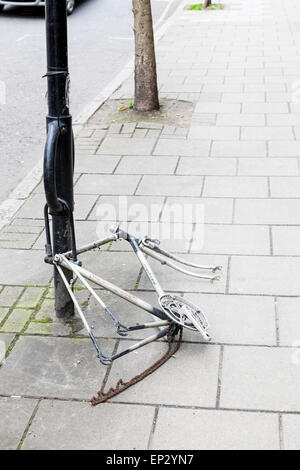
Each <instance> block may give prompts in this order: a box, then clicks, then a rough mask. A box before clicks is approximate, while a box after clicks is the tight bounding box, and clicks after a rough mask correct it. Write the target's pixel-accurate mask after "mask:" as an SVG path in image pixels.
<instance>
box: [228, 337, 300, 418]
mask: <svg viewBox="0 0 300 470" xmlns="http://www.w3.org/2000/svg"><path fill="white" fill-rule="evenodd" d="M297 355H298V356H299V354H298V353H297V349H294V348H264V347H251V348H249V347H239V346H226V347H225V350H224V360H223V368H222V387H221V400H220V406H221V407H222V408H235V409H245V410H274V411H294V412H296V411H297V412H298V411H299V410H300V401H299V389H300V385H299V383H300V382H299V379H300V367H299V362H298V361H295V359H297ZM297 362H298V363H297Z"/></svg>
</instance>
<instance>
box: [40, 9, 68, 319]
mask: <svg viewBox="0 0 300 470" xmlns="http://www.w3.org/2000/svg"><path fill="white" fill-rule="evenodd" d="M46 40H47V74H46V76H47V81H48V116H47V142H46V146H45V157H44V186H45V195H46V200H47V206H48V207H47V208H46V210H47V212H48V210H49V212H50V214H51V215H52V233H53V253H54V254H58V253H64V252H66V251H69V250H70V249H71V218H72V211H73V208H74V202H73V168H74V141H73V131H72V116H71V115H70V111H69V71H68V40H67V11H66V1H65V0H46ZM46 249H47V250H48V253H47V254H48V259H50V255H51V253H50V252H49V250H50V248H49V244H48V241H47V246H46ZM64 273H65V276H66V277H67V279H68V280H69V281H70V278H71V273H70V271H68V270H64ZM54 287H55V309H56V314H57V317H59V318H64V319H67V318H69V317H71V316H72V315H73V314H74V307H73V302H72V300H71V298H70V296H69V294H68V291H67V289H66V287H65V285H64V283H63V281H62V279H61V277H60V276H59V274H58V272H57V270H56V268H54Z"/></svg>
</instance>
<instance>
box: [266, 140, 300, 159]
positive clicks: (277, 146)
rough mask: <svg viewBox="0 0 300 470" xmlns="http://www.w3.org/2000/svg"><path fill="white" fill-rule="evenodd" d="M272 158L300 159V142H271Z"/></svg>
mask: <svg viewBox="0 0 300 470" xmlns="http://www.w3.org/2000/svg"><path fill="white" fill-rule="evenodd" d="M268 146H269V154H270V157H299V156H300V142H297V141H288V142H287V141H279V142H269V144H268Z"/></svg>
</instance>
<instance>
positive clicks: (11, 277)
mask: <svg viewBox="0 0 300 470" xmlns="http://www.w3.org/2000/svg"><path fill="white" fill-rule="evenodd" d="M0 255H1V260H2V263H3V266H5V269H2V270H1V271H0V284H11V285H20V284H21V285H22V284H23V285H37V286H42V285H46V284H48V282H49V280H50V278H51V276H52V270H51V269H49V268H50V267H49V266H47V265H46V263H45V262H44V261H43V256H41V253H39V252H38V251H37V252H34V251H28V250H27V251H22V250H0Z"/></svg>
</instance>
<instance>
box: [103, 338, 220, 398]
mask: <svg viewBox="0 0 300 470" xmlns="http://www.w3.org/2000/svg"><path fill="white" fill-rule="evenodd" d="M122 343H125V344H123V347H124V346H125V345H126V346H128V344H129V342H128V341H122ZM130 344H131V343H130ZM121 347H122V344H120V346H119V348H121ZM166 348H167V345H166V343H165V342H159V343H152V344H150V345H148V346H147V347H146V349H144V350H139V351H136V354H134V353H132V354H133V357H134V360H132V361H130V362H129V361H128V358H127V359H126V358H125V357H123V358H120V359H119V360H118V361H117V362H115V363H114V364H113V366H112V369H111V372H110V375H109V378H108V382H107V385H106V388H108V387H111V386H114V385H115V384H116V382H117V381H118V380H119V378H121V377H122V378H123V379H124V380H128V379H131V378H132V377H134V376H135V375H136V374H138V373H140V372H142V371H143V370H144V369H145V368H146V367H149V366H150V365H151V364H153V363H154V362H155V361H156V360H158V359H159V358H160V357H161V356H162V355H163V354H164V352H165V351H166ZM219 353H220V350H219V346H214V345H202V344H186V343H183V344H182V346H181V348H180V351H178V352H177V353H176V355H175V357H174V358H171V359H170V360H169V361H168V362H167V363H166V364H165V365H164V366H163V367H161V368H160V369H158V370H157V371H156V372H155V374H152V375H151V376H148V377H147V378H145V379H144V380H142V381H141V382H139V383H138V384H136V385H135V386H134V387H132V388H130V389H128V390H126V391H125V392H123V393H122V401H125V402H128V403H153V404H168V405H185V406H215V401H216V393H217V375H218V365H219ZM170 384H171V387H172V391H171V392H170ZM119 399H120V398H119ZM113 401H118V397H116V398H114V399H113Z"/></svg>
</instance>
